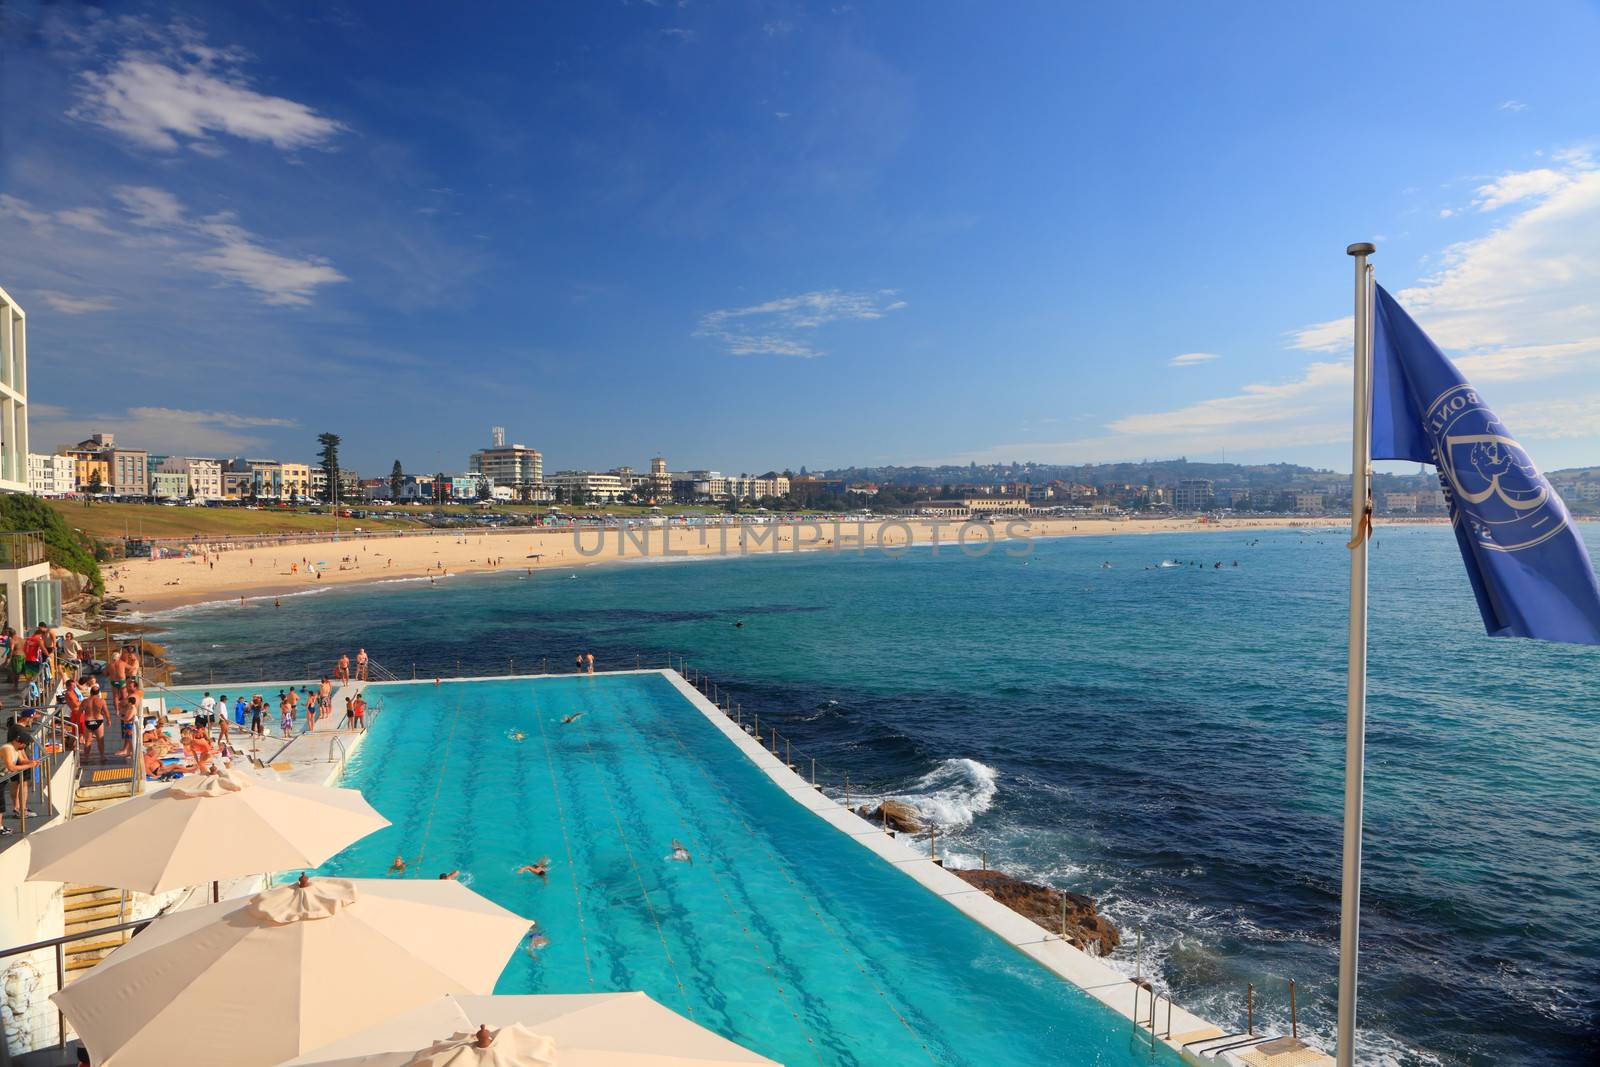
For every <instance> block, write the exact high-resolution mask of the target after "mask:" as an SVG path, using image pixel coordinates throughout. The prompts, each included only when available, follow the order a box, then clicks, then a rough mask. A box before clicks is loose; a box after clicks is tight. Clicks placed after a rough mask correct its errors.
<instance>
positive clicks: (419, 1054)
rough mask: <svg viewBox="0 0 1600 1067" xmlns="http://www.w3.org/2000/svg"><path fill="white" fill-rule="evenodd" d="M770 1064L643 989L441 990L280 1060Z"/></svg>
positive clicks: (573, 1065) (294, 1065)
mask: <svg viewBox="0 0 1600 1067" xmlns="http://www.w3.org/2000/svg"><path fill="white" fill-rule="evenodd" d="M512 1064H515V1065H516V1067H691V1065H694V1067H713V1065H716V1067H732V1065H745V1064H748V1065H752V1067H756V1065H759V1067H778V1065H777V1064H776V1063H774V1061H772V1060H769V1059H767V1058H765V1057H763V1056H758V1055H756V1054H755V1053H754V1052H751V1051H750V1050H749V1049H747V1048H744V1047H743V1046H741V1045H737V1044H735V1043H734V1042H732V1041H729V1040H728V1039H727V1038H725V1037H719V1036H718V1035H716V1034H714V1033H712V1032H711V1031H710V1030H707V1029H706V1028H705V1027H703V1026H698V1025H696V1024H695V1023H693V1022H691V1021H689V1020H688V1019H685V1018H684V1017H683V1016H681V1015H679V1014H678V1013H677V1012H675V1011H672V1010H670V1009H668V1008H665V1007H662V1006H661V1005H660V1004H657V1003H656V1002H655V1001H653V1000H651V999H650V998H649V997H647V996H645V995H644V994H643V993H573V994H553V995H545V996H515V997H445V998H443V999H441V1000H437V1001H434V1002H432V1003H430V1004H425V1005H423V1006H422V1007H420V1008H414V1009H412V1010H411V1011H408V1012H405V1013H403V1014H401V1015H397V1016H395V1017H394V1018H392V1019H389V1020H388V1021H387V1022H383V1023H380V1024H378V1025H377V1026H374V1027H372V1028H370V1029H367V1030H362V1031H361V1032H360V1033H355V1034H351V1035H350V1036H348V1037H344V1038H340V1039H339V1040H338V1041H335V1042H333V1043H332V1044H330V1045H327V1046H325V1047H323V1048H320V1049H316V1050H314V1051H312V1052H308V1053H306V1054H305V1055H304V1056H301V1057H300V1058H299V1059H297V1060H291V1061H289V1063H286V1064H284V1065H283V1067H501V1065H507V1067H509V1065H512Z"/></svg>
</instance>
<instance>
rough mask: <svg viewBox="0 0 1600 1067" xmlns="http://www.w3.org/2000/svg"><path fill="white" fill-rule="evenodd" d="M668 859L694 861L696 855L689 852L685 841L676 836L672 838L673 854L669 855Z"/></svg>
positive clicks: (674, 861)
mask: <svg viewBox="0 0 1600 1067" xmlns="http://www.w3.org/2000/svg"><path fill="white" fill-rule="evenodd" d="M667 859H668V861H670V862H672V863H688V864H693V863H694V857H693V856H691V855H690V854H689V850H688V849H686V848H684V847H683V842H682V841H679V840H678V839H677V838H676V837H674V838H673V839H672V855H670V856H668V857H667Z"/></svg>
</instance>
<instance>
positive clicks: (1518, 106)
mask: <svg viewBox="0 0 1600 1067" xmlns="http://www.w3.org/2000/svg"><path fill="white" fill-rule="evenodd" d="M1500 110H1501V111H1526V110H1528V105H1527V104H1524V103H1523V102H1522V101H1521V100H1507V101H1506V102H1505V103H1503V104H1501V105H1500Z"/></svg>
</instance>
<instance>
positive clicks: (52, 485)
mask: <svg viewBox="0 0 1600 1067" xmlns="http://www.w3.org/2000/svg"><path fill="white" fill-rule="evenodd" d="M77 488H78V472H77V463H76V462H75V461H74V460H73V458H72V457H71V456H66V455H61V454H58V453H48V454H41V453H39V452H29V453H28V492H30V493H32V494H33V495H34V496H66V495H67V494H69V493H73V492H76V491H77Z"/></svg>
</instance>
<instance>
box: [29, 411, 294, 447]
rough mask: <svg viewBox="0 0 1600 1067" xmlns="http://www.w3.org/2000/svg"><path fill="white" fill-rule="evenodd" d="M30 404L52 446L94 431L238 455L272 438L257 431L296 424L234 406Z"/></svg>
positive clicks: (40, 433) (42, 437)
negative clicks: (76, 407)
mask: <svg viewBox="0 0 1600 1067" xmlns="http://www.w3.org/2000/svg"><path fill="white" fill-rule="evenodd" d="M44 407H45V406H44V405H39V404H29V405H28V408H29V414H30V416H32V422H33V428H32V435H33V438H34V440H35V441H37V442H39V443H40V444H46V443H49V444H50V445H51V446H55V445H65V444H70V443H72V442H74V441H81V440H83V439H84V438H85V437H87V436H88V435H89V434H91V433H111V434H115V435H116V436H117V437H119V438H121V439H123V440H126V441H129V442H136V443H137V445H138V447H140V448H148V449H149V450H150V451H152V452H169V453H177V454H180V455H182V454H188V455H209V456H219V457H221V456H237V455H241V454H244V453H247V452H251V451H255V450H257V449H260V448H263V447H265V446H267V445H268V444H269V442H268V439H267V438H266V437H264V436H262V435H261V434H260V433H259V432H251V431H260V430H265V429H292V428H294V427H297V426H298V425H299V423H297V422H295V421H294V420H292V419H278V418H262V417H257V416H254V415H240V414H236V413H234V412H231V411H191V410H187V409H184V408H166V407H133V408H129V409H128V410H127V411H125V412H121V413H116V412H100V413H93V414H84V415H79V414H71V413H68V412H67V411H65V410H64V409H61V408H57V407H53V406H51V407H49V408H48V410H44Z"/></svg>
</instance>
